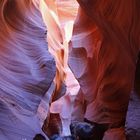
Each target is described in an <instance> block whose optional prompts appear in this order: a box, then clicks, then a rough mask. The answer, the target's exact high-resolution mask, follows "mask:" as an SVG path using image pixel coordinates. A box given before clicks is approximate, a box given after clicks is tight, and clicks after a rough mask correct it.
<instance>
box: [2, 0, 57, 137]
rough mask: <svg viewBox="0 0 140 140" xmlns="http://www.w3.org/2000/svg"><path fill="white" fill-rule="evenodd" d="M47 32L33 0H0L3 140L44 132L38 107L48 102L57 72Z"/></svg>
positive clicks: (41, 107)
mask: <svg viewBox="0 0 140 140" xmlns="http://www.w3.org/2000/svg"><path fill="white" fill-rule="evenodd" d="M45 33H46V27H45V24H44V22H43V19H42V16H41V13H40V12H39V9H38V7H37V5H36V6H35V5H34V4H33V2H32V1H31V0H12V1H11V0H1V1H0V139H1V140H25V139H26V140H32V138H33V137H34V135H35V134H36V133H42V130H41V125H40V123H41V124H42V123H43V122H41V121H42V120H41V121H40V120H39V117H38V111H41V110H38V109H39V105H40V103H42V102H43V103H44V106H40V109H42V110H43V108H45V106H46V107H47V104H48V103H49V101H45V100H44V99H46V94H47V91H48V89H49V88H50V86H51V84H52V82H53V79H54V76H55V71H56V69H55V62H54V59H53V57H52V56H51V55H50V53H49V52H48V45H47V42H46V35H45ZM51 88H52V87H51ZM50 92H52V91H51V90H50ZM50 94H51V93H50ZM45 110H46V109H45ZM45 117H46V116H45V115H44V119H45ZM41 119H42V118H41Z"/></svg>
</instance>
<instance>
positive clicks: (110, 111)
mask: <svg viewBox="0 0 140 140" xmlns="http://www.w3.org/2000/svg"><path fill="white" fill-rule="evenodd" d="M78 2H79V4H80V8H79V14H78V16H77V19H76V21H75V24H74V32H73V37H72V40H71V43H70V56H69V65H70V67H71V69H72V71H73V73H74V75H75V76H76V78H77V79H78V81H79V84H80V87H81V92H80V95H81V98H79V101H78V102H79V106H81V107H79V108H80V109H81V108H82V105H86V110H85V112H83V113H84V118H86V119H88V120H90V121H92V122H96V123H99V124H100V123H101V124H102V123H108V124H112V125H114V124H119V123H121V122H123V123H124V121H125V117H126V111H127V106H128V101H129V95H130V92H131V90H132V89H133V84H134V76H135V67H136V61H137V57H138V52H139V46H140V34H139V33H140V26H139V24H140V20H139V19H140V15H139V13H140V10H139V6H140V1H138V0H128V1H122V0H117V1H112V0H107V1H106V0H78ZM80 95H78V96H79V97H80ZM77 99H78V98H77ZM80 99H81V100H80ZM83 100H84V101H83ZM82 103H83V104H82ZM77 105H78V104H77ZM77 108H78V107H77ZM77 108H76V109H77ZM76 112H78V111H77V110H76V111H75V113H73V114H74V115H75V118H76V119H78V117H76V115H79V114H78V113H76ZM80 119H81V118H80ZM123 131H124V130H123ZM116 132H117V133H118V134H119V132H120V134H122V135H121V136H122V137H121V139H125V137H124V132H122V129H121V130H118V129H116V131H115V130H113V131H112V130H111V131H110V132H109V131H108V132H107V133H105V135H107V137H106V136H105V138H104V139H107V138H108V139H110V140H111V139H113V140H115V139H116V140H120V137H119V135H117V133H116ZM109 133H112V136H111V135H110V134H109ZM113 135H114V136H113ZM116 136H118V137H116Z"/></svg>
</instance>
